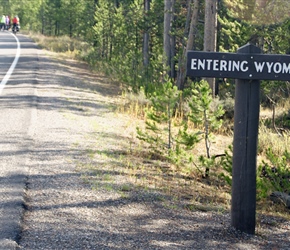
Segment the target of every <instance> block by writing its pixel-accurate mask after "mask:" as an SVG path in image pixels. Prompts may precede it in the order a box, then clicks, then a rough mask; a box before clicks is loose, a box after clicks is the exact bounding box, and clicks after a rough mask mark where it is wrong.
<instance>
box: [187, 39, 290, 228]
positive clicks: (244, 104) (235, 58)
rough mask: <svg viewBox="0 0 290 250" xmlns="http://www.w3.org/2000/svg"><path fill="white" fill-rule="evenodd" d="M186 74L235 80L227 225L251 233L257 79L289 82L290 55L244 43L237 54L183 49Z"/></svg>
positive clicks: (257, 116)
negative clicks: (273, 53)
mask: <svg viewBox="0 0 290 250" xmlns="http://www.w3.org/2000/svg"><path fill="white" fill-rule="evenodd" d="M187 76H192V77H218V78H234V79H240V80H236V95H235V115H234V116H235V117H234V118H235V121H234V151H233V173H232V207H231V224H232V226H233V227H235V228H236V229H238V230H240V231H243V232H245V233H249V234H254V233H255V224H256V168H257V162H256V161H257V147H258V128H259V113H260V82H259V80H280V81H290V55H262V54H261V49H259V48H258V47H255V46H254V45H251V44H246V45H245V46H243V47H241V48H240V49H239V50H238V53H220V52H200V51H188V52H187Z"/></svg>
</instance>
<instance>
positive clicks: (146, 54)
mask: <svg viewBox="0 0 290 250" xmlns="http://www.w3.org/2000/svg"><path fill="white" fill-rule="evenodd" d="M150 2H151V0H144V15H145V17H144V19H145V23H146V28H145V31H144V34H143V65H144V67H145V68H147V67H148V66H149V40H150V36H149V27H148V26H147V25H148V22H147V21H146V17H147V15H148V12H149V11H150Z"/></svg>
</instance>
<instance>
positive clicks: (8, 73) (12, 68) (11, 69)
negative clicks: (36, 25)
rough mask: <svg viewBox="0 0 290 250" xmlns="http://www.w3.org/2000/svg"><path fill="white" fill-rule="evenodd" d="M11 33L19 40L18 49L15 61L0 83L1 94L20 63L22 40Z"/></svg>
mask: <svg viewBox="0 0 290 250" xmlns="http://www.w3.org/2000/svg"><path fill="white" fill-rule="evenodd" d="M11 35H12V36H14V37H15V40H16V42H17V51H16V55H15V58H14V61H13V63H12V64H11V66H10V68H9V70H8V71H7V73H6V75H5V76H4V78H3V80H2V81H1V83H0V94H2V90H3V89H4V87H5V85H6V83H7V82H8V80H9V78H10V76H11V74H12V73H13V70H14V69H15V67H16V65H17V63H18V59H19V57H20V42H19V40H18V38H17V36H15V35H14V34H13V33H11Z"/></svg>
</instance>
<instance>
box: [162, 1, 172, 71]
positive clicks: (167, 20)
mask: <svg viewBox="0 0 290 250" xmlns="http://www.w3.org/2000/svg"><path fill="white" fill-rule="evenodd" d="M171 8H172V0H164V34H163V50H164V59H163V60H164V67H165V71H166V73H167V74H168V75H169V76H171V75H170V67H171V45H170V40H171V38H170V32H171V20H172V17H171V15H172V12H171Z"/></svg>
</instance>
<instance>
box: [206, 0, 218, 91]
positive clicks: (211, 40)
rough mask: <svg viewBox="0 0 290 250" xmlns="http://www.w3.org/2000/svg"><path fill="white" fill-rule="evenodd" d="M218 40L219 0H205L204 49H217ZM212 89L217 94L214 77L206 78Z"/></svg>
mask: <svg viewBox="0 0 290 250" xmlns="http://www.w3.org/2000/svg"><path fill="white" fill-rule="evenodd" d="M216 40H217V0H205V18H204V46H203V50H204V51H207V52H210V51H216ZM205 80H206V81H207V82H208V83H209V85H210V87H211V89H212V95H213V96H215V95H216V92H217V88H216V86H215V79H214V78H205Z"/></svg>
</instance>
